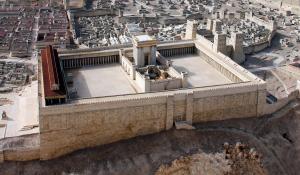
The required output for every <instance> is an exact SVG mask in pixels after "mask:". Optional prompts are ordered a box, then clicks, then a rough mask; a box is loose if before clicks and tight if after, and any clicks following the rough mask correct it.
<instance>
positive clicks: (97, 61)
mask: <svg viewBox="0 0 300 175" xmlns="http://www.w3.org/2000/svg"><path fill="white" fill-rule="evenodd" d="M118 61H119V57H118V55H111V56H102V57H89V58H77V59H65V60H63V66H64V68H76V67H84V66H93V65H101V64H110V63H117V62H118Z"/></svg>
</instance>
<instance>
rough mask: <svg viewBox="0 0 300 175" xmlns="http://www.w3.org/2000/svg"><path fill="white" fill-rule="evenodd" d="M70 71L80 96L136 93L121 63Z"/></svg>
mask: <svg viewBox="0 0 300 175" xmlns="http://www.w3.org/2000/svg"><path fill="white" fill-rule="evenodd" d="M70 72H72V73H73V77H74V78H73V81H74V83H73V86H74V87H75V88H76V90H77V95H78V97H79V98H91V97H102V96H113V95H123V94H133V93H136V91H135V89H134V87H133V86H132V85H131V84H130V81H129V80H128V78H127V75H126V73H125V72H124V71H123V70H122V68H121V66H120V64H108V65H101V66H93V67H85V68H81V69H73V70H70Z"/></svg>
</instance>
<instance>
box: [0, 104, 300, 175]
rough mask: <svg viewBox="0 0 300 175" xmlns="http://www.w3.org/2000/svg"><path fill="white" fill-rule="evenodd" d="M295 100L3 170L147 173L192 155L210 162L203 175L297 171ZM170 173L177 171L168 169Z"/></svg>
mask: <svg viewBox="0 0 300 175" xmlns="http://www.w3.org/2000/svg"><path fill="white" fill-rule="evenodd" d="M298 103H299V102H298ZM292 104H294V103H292ZM292 104H291V105H289V106H287V107H285V108H283V109H282V110H281V111H279V112H277V113H276V114H274V115H271V116H265V117H261V118H250V119H238V120H227V121H220V122H209V123H203V124H199V125H196V128H197V129H196V130H175V129H172V130H170V131H166V132H161V133H158V134H153V135H148V136H141V137H137V138H134V139H130V140H126V141H120V142H117V143H113V144H109V145H104V146H99V147H95V148H90V149H85V150H80V151H76V152H74V153H72V154H69V155H66V156H63V157H60V158H57V159H54V160H49V161H28V162H6V163H3V164H0V174H1V175H18V174H20V175H23V174H24V175H44V174H47V175H48V174H50V175H51V174H55V175H56V174H62V175H67V174H68V175H69V174H70V175H77V174H84V175H95V174H99V175H101V174H103V175H118V174H122V175H127V174H128V175H134V174H138V175H140V174H142V175H144V174H155V173H157V172H159V171H158V170H159V169H160V167H162V166H164V167H170V166H172V164H173V163H174V161H175V162H176V161H177V162H178V161H179V163H180V160H182V159H183V160H187V159H191V160H193V161H188V162H190V163H196V164H198V165H199V166H197V168H198V169H201V167H206V168H207V166H204V165H209V166H210V169H209V168H207V169H206V170H207V171H205V169H204V171H203V169H201V171H199V174H201V173H200V172H203V173H202V174H224V175H226V174H231V175H233V174H245V172H247V174H255V175H261V174H270V175H277V174H278V175H284V174H288V175H297V174H299V171H300V166H299V165H300V109H299V107H297V108H294V109H293V108H292V107H291V106H292ZM225 142H228V143H229V144H230V145H235V144H236V143H237V142H241V143H243V144H246V145H248V146H249V148H254V149H255V150H256V151H257V153H258V154H259V155H260V156H261V162H257V163H254V164H251V162H250V164H249V166H241V164H240V161H235V163H234V162H233V163H232V160H230V159H229V160H226V159H225V157H224V155H223V154H224V147H223V145H224V143H225ZM230 161H231V163H230ZM216 162H217V163H216ZM228 162H229V163H228ZM252 163H253V162H252ZM247 164H248V163H247ZM187 165H190V164H184V163H183V165H182V166H183V167H184V168H187V167H188V166H187ZM219 167H222V169H220V168H219ZM196 172H197V171H196ZM164 174H170V175H171V174H172V175H175V174H174V173H168V171H165V173H164ZM183 174H185V173H183Z"/></svg>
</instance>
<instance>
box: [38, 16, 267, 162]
mask: <svg viewBox="0 0 300 175" xmlns="http://www.w3.org/2000/svg"><path fill="white" fill-rule="evenodd" d="M189 23H190V24H191V25H192V27H188V28H187V33H189V32H191V33H192V35H190V38H187V40H182V41H178V42H172V43H159V42H157V41H156V39H154V38H153V37H151V36H148V35H137V36H134V37H133V44H132V47H127V48H122V47H120V48H114V49H102V50H89V49H81V50H80V49H77V50H73V51H70V50H61V51H57V50H56V49H53V48H52V47H47V48H45V49H43V50H42V62H41V63H42V66H41V69H42V74H43V76H42V77H41V80H40V81H41V83H40V89H42V91H41V92H42V97H41V98H40V136H41V137H40V158H41V159H51V158H54V157H57V156H60V155H63V154H66V153H69V152H72V151H74V150H77V149H81V148H85V147H90V146H96V145H101V144H107V143H111V142H114V141H118V140H122V139H127V138H131V137H134V136H138V135H145V134H150V133H156V132H159V131H163V130H168V129H170V128H172V126H173V122H175V121H186V122H188V123H190V124H192V123H198V122H205V121H213V120H223V119H229V118H239V117H241V116H243V117H258V116H261V115H262V114H263V112H264V111H263V107H264V104H265V103H266V101H265V95H266V84H265V82H264V81H263V80H261V79H260V78H258V77H256V76H255V75H253V74H252V73H250V72H248V71H247V70H245V69H244V68H242V67H241V66H239V65H238V64H237V63H235V62H234V61H233V60H231V58H229V57H227V56H225V55H224V54H222V53H220V52H217V51H216V50H215V49H214V48H215V45H218V41H216V42H215V43H212V42H210V41H209V40H207V39H205V38H204V37H201V36H198V35H196V34H195V33H194V32H195V29H194V26H196V25H193V21H190V22H189ZM189 29H190V31H189ZM66 140H68V142H65V141H66Z"/></svg>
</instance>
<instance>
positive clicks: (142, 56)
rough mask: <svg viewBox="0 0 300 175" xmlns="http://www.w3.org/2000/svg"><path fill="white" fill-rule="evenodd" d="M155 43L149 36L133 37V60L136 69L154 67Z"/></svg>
mask: <svg viewBox="0 0 300 175" xmlns="http://www.w3.org/2000/svg"><path fill="white" fill-rule="evenodd" d="M156 46H157V41H156V39H155V38H152V37H151V36H149V35H139V36H134V37H133V58H134V63H135V65H136V66H137V67H144V66H147V65H156V50H157V48H156Z"/></svg>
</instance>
